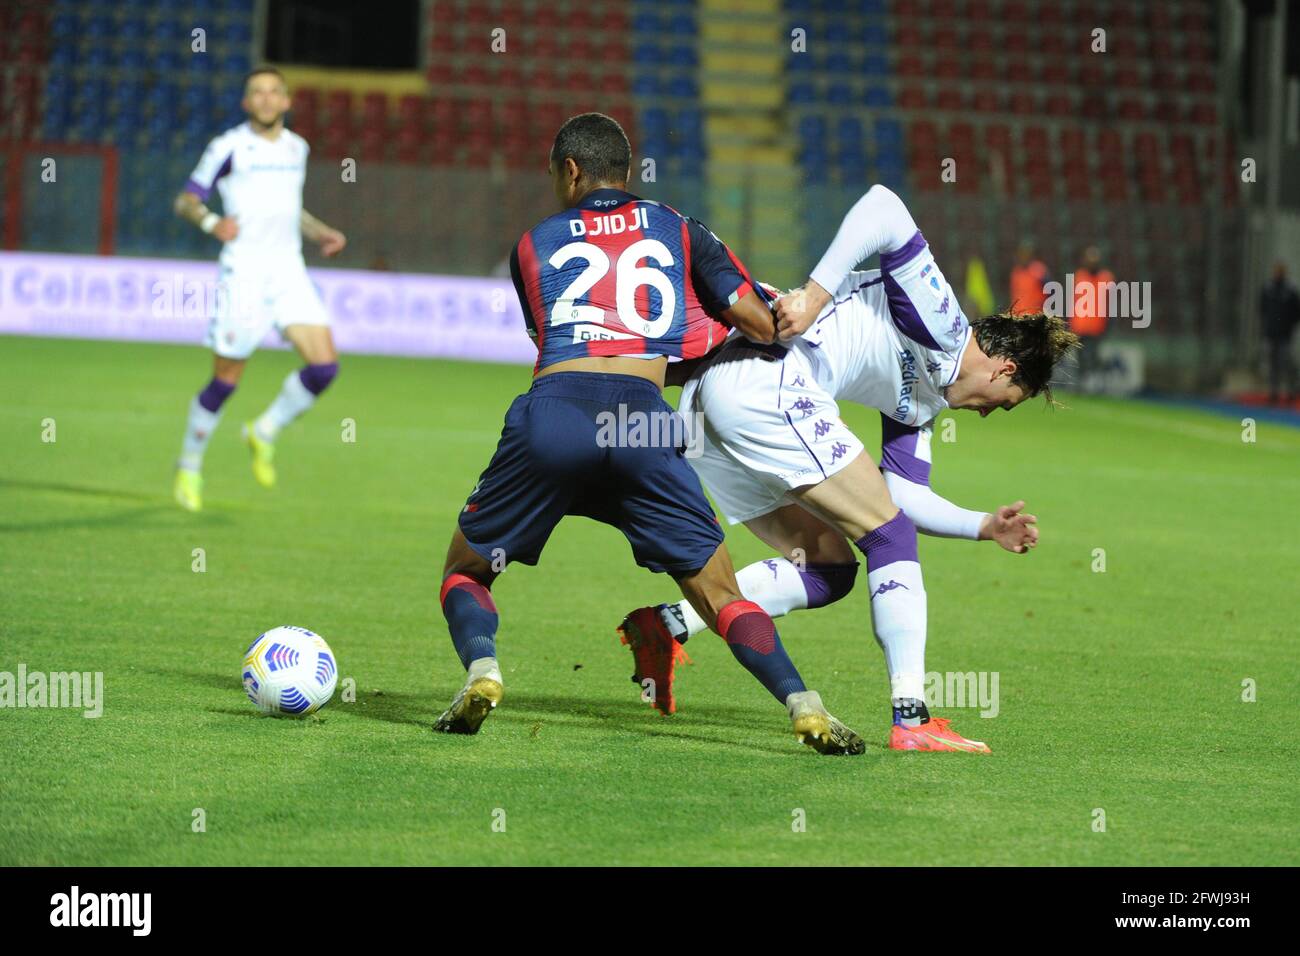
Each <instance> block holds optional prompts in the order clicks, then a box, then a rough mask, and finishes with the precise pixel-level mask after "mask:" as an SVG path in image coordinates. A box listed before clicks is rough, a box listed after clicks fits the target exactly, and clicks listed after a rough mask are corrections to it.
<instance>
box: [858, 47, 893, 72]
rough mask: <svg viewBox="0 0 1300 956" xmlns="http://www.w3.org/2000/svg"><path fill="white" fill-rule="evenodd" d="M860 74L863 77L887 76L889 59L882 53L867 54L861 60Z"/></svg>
mask: <svg viewBox="0 0 1300 956" xmlns="http://www.w3.org/2000/svg"><path fill="white" fill-rule="evenodd" d="M862 73H863V75H865V76H888V75H889V57H887V56H885V54H883V53H868V54H867V55H866V56H865V57H863V58H862Z"/></svg>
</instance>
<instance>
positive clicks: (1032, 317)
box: [971, 311, 1079, 404]
mask: <svg viewBox="0 0 1300 956" xmlns="http://www.w3.org/2000/svg"><path fill="white" fill-rule="evenodd" d="M971 330H972V332H973V334H974V336H975V341H976V342H977V343H979V347H980V348H981V349H982V350H983V351H984V354H985V355H988V356H990V357H991V358H1009V359H1011V360H1012V361H1013V362H1015V363H1016V371H1015V374H1014V375H1012V376H1011V381H1012V382H1013V383H1014V384H1016V385H1019V386H1020V387H1021V388H1023V389H1024V390H1025V394H1026V395H1028V396H1030V397H1032V396H1035V395H1042V396H1043V397H1044V398H1046V399H1047V401H1048V404H1052V387H1051V381H1052V371H1053V369H1055V367H1056V365H1057V363H1059V362H1060V361H1061V360H1062V359H1064V358H1065V357H1066V356H1067V355H1069V354H1070V353H1071V352H1073V351H1074V350H1075V349H1077V348H1078V347H1079V337H1078V336H1077V335H1075V334H1074V333H1073V332H1071V331H1070V330H1069V329H1068V328H1066V326H1065V322H1064V321H1062V320H1061V319H1060V318H1058V317H1057V316H1055V315H1047V314H1046V313H1044V312H1029V313H1017V312H1011V311H1003V312H998V313H997V314H995V315H986V316H984V318H982V319H976V320H975V321H974V322H972V323H971Z"/></svg>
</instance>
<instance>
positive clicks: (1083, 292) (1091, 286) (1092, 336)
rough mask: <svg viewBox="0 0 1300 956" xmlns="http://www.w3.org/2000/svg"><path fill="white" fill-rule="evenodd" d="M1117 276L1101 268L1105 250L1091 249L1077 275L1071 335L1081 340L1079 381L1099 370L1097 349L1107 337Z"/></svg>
mask: <svg viewBox="0 0 1300 956" xmlns="http://www.w3.org/2000/svg"><path fill="white" fill-rule="evenodd" d="M1114 282H1115V275H1114V273H1112V272H1111V271H1110V270H1109V269H1107V268H1105V267H1103V266H1102V264H1101V250H1100V249H1098V248H1097V247H1096V246H1089V247H1088V248H1087V249H1085V250H1083V258H1082V259H1081V260H1080V262H1079V265H1078V267H1077V268H1076V269H1075V271H1074V309H1073V315H1071V317H1070V331H1071V332H1073V333H1074V334H1075V335H1077V336H1079V339H1080V340H1081V341H1080V348H1079V351H1078V356H1079V378H1080V381H1082V380H1083V379H1084V378H1085V377H1086V376H1088V375H1089V374H1090V373H1091V372H1093V371H1094V370H1095V369H1096V368H1097V353H1098V348H1097V346H1098V345H1099V344H1100V343H1101V337H1102V336H1103V335H1105V334H1106V318H1107V316H1106V305H1107V300H1108V298H1109V293H1108V290H1109V289H1110V287H1111V285H1112V284H1113V283H1114Z"/></svg>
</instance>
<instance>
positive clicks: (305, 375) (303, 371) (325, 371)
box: [298, 362, 339, 395]
mask: <svg viewBox="0 0 1300 956" xmlns="http://www.w3.org/2000/svg"><path fill="white" fill-rule="evenodd" d="M338 374H339V363H338V362H325V363H323V364H321V365H304V366H303V367H302V368H300V369H299V370H298V381H300V382H302V384H303V387H304V388H305V389H307V391H309V392H311V393H312V394H313V395H319V394H320V393H321V392H323V391H325V389H327V388H329V384H330V382H332V381H334V376H336V375H338Z"/></svg>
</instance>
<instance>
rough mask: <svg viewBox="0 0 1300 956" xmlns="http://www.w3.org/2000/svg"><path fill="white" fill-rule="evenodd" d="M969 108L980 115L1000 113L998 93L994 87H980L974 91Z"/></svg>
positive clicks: (1000, 99) (1000, 102)
mask: <svg viewBox="0 0 1300 956" xmlns="http://www.w3.org/2000/svg"><path fill="white" fill-rule="evenodd" d="M971 108H972V109H975V110H977V111H979V112H981V113H1000V112H1001V111H1002V97H1001V94H1000V92H999V91H998V90H997V89H996V88H994V87H981V88H980V89H978V90H976V91H975V98H974V99H973V100H972V101H971Z"/></svg>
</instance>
